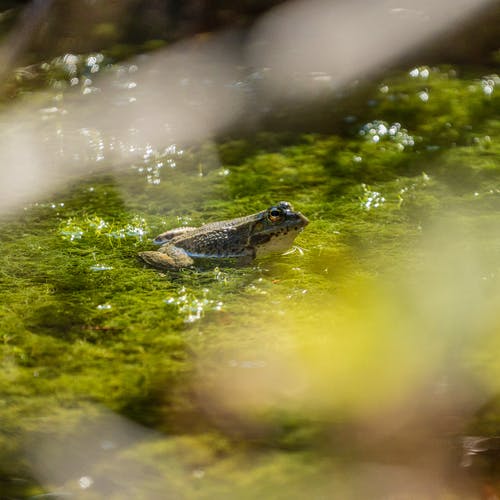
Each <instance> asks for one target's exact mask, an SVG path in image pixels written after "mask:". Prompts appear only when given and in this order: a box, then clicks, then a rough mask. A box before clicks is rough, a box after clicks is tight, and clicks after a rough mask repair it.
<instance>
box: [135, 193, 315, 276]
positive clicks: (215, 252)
mask: <svg viewBox="0 0 500 500" xmlns="http://www.w3.org/2000/svg"><path fill="white" fill-rule="evenodd" d="M271 210H273V213H279V214H280V219H279V220H275V221H274V222H273V217H271V216H270V214H271ZM276 211H278V212H276ZM308 223H309V221H308V220H307V219H306V217H304V216H303V215H302V214H301V213H300V212H294V210H293V208H292V206H291V205H290V204H289V203H287V202H284V201H282V202H280V203H278V204H277V205H275V206H273V207H270V208H269V209H267V210H263V211H262V212H258V213H256V214H253V215H248V216H246V217H240V218H237V219H231V220H227V221H221V222H212V223H210V224H205V225H204V226H201V227H199V228H192V227H188V228H176V229H173V230H170V231H167V232H166V233H163V234H160V235H159V236H158V237H156V238H155V240H154V242H155V243H156V244H161V245H162V246H161V247H160V249H159V250H158V251H156V252H142V253H140V254H139V257H140V258H141V259H142V260H143V261H145V262H146V263H147V264H149V265H151V266H153V267H157V268H159V269H175V268H181V267H188V266H191V265H193V258H228V257H236V258H238V260H239V262H240V263H241V264H245V263H248V262H251V261H252V260H253V259H254V258H255V257H256V256H257V255H263V254H266V253H269V252H279V251H285V250H286V249H287V248H289V247H290V246H291V244H292V243H293V240H294V239H295V237H296V236H297V234H298V233H299V232H300V231H301V230H302V229H303V228H304V227H305V226H306V225H307V224H308Z"/></svg>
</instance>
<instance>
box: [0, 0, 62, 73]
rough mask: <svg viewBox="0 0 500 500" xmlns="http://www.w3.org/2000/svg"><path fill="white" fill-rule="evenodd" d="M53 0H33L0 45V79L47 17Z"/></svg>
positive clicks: (14, 62)
mask: <svg viewBox="0 0 500 500" xmlns="http://www.w3.org/2000/svg"><path fill="white" fill-rule="evenodd" d="M52 4H53V0H32V2H31V3H30V4H28V6H27V7H25V9H24V11H23V12H22V14H21V16H20V19H19V20H18V22H17V23H16V25H15V26H14V28H13V29H12V31H11V33H10V34H9V35H8V36H7V38H6V40H5V41H4V42H3V44H2V45H1V46H0V80H3V79H4V78H5V76H6V74H7V73H8V72H9V71H10V69H11V68H12V66H13V65H15V64H16V61H17V60H18V59H19V57H20V56H21V54H22V53H23V52H24V51H25V50H26V48H27V47H28V46H29V45H30V43H31V42H32V40H33V37H34V35H35V34H36V32H37V30H38V28H39V27H40V26H41V24H42V23H43V21H44V20H45V19H47V17H48V14H49V11H50V8H51V6H52Z"/></svg>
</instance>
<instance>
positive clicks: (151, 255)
mask: <svg viewBox="0 0 500 500" xmlns="http://www.w3.org/2000/svg"><path fill="white" fill-rule="evenodd" d="M138 256H139V258H140V259H142V260H143V261H144V262H145V263H146V264H148V265H150V266H152V267H155V268H156V269H162V270H172V269H181V268H182V267H190V266H192V265H193V259H192V258H191V257H190V256H189V255H188V254H187V253H186V252H185V251H184V250H182V249H181V248H176V247H170V248H168V249H166V250H163V249H162V251H161V252H154V251H150V252H140V253H139V254H138Z"/></svg>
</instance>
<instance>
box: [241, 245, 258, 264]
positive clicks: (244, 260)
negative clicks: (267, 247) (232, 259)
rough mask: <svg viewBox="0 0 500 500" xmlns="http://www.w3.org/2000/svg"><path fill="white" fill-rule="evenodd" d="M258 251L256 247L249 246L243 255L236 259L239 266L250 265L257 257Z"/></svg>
mask: <svg viewBox="0 0 500 500" xmlns="http://www.w3.org/2000/svg"><path fill="white" fill-rule="evenodd" d="M256 254H257V251H256V250H255V248H254V247H247V248H245V250H244V251H243V253H242V254H241V255H239V256H238V260H237V261H236V262H237V264H238V266H249V265H250V264H251V263H252V261H253V260H254V259H255V257H256Z"/></svg>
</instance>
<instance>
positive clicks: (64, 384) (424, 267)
mask: <svg viewBox="0 0 500 500" xmlns="http://www.w3.org/2000/svg"><path fill="white" fill-rule="evenodd" d="M417 70H418V71H416V69H413V70H411V71H410V73H409V74H408V73H404V74H402V73H398V74H395V75H393V76H390V77H389V76H388V77H387V78H385V79H384V81H383V82H381V83H380V84H378V85H375V86H374V87H373V95H372V96H371V98H370V99H369V100H368V101H367V102H363V103H361V104H358V105H357V109H356V110H355V113H356V116H355V117H354V119H353V120H349V122H350V123H349V126H348V127H347V130H346V132H345V133H344V134H343V135H340V134H338V135H325V134H313V133H310V134H280V133H270V132H265V133H258V134H256V135H255V137H251V138H248V137H247V138H244V139H242V138H235V139H233V140H231V139H229V138H226V139H225V140H224V141H220V142H217V143H206V144H203V145H201V146H199V147H196V148H195V147H193V148H190V149H187V150H186V151H183V152H182V154H176V158H175V162H176V165H175V168H168V169H165V168H160V169H156V170H155V171H154V175H153V176H151V175H150V174H151V172H152V170H150V171H149V173H148V165H147V164H146V165H145V169H146V170H145V171H144V169H143V170H141V169H140V168H137V167H135V168H130V169H129V170H128V171H125V172H121V173H115V174H114V175H112V176H111V175H109V176H95V177H91V178H86V179H82V180H81V181H78V182H75V183H74V185H72V186H68V187H67V188H66V189H64V190H61V191H60V193H58V194H57V195H54V196H53V197H52V198H51V199H49V200H40V202H39V203H37V204H33V205H29V206H26V207H25V210H24V211H23V213H22V214H16V215H14V216H11V217H8V218H5V220H3V221H2V238H1V243H0V248H1V252H0V277H1V281H0V292H1V297H2V298H1V302H0V307H1V313H0V332H1V333H0V335H1V337H0V341H1V343H0V363H1V365H2V372H1V375H0V388H1V389H0V393H1V394H2V401H1V404H2V414H1V415H2V416H1V417H0V418H1V422H2V426H1V430H0V444H1V445H0V449H1V450H2V451H1V452H0V467H1V470H2V475H3V477H5V478H7V479H6V481H7V482H6V483H5V487H4V489H5V491H9V492H12V493H11V494H12V495H18V496H27V495H29V494H34V493H36V492H37V491H42V490H41V488H40V489H38V487H37V486H36V485H35V483H34V482H33V479H32V477H31V472H30V466H31V463H30V460H29V459H27V458H26V455H25V454H24V452H23V447H24V446H26V445H29V446H36V445H35V444H33V443H32V442H31V441H30V440H31V439H34V438H32V435H35V436H37V435H42V436H43V435H45V434H47V435H51V433H52V432H53V429H54V426H55V427H60V429H61V430H62V432H63V434H64V433H68V434H70V433H71V431H74V430H75V429H78V428H79V427H81V425H82V424H81V421H80V420H81V416H80V414H79V411H82V412H84V411H87V408H88V407H90V408H93V407H94V406H93V405H99V406H104V407H106V408H108V409H110V410H113V411H115V412H117V413H119V414H120V415H122V416H125V417H127V418H129V419H131V420H132V421H134V422H136V423H138V424H140V425H142V426H145V427H147V428H149V429H155V430H156V431H158V432H159V433H163V434H162V436H165V435H168V436H169V438H168V439H167V438H159V439H158V441H157V442H156V443H155V444H148V443H147V442H146V443H139V444H135V443H132V444H129V445H128V448H127V447H125V449H124V451H122V452H121V453H123V454H124V455H125V459H124V458H123V457H121V458H120V460H118V461H117V462H116V463H115V462H112V463H111V465H110V466H109V467H110V470H109V476H110V477H112V476H113V474H114V473H115V472H113V469H114V468H119V465H120V464H121V463H122V462H121V460H125V461H126V460H127V456H126V455H127V453H129V454H132V455H133V457H135V458H134V460H138V462H139V463H140V464H141V465H142V466H145V467H146V466H148V467H151V468H152V469H153V470H154V474H153V477H158V478H162V479H161V481H160V482H159V485H158V486H154V485H153V486H151V487H152V488H153V490H151V491H152V492H153V493H151V494H158V491H165V490H164V489H163V490H162V488H164V487H165V484H166V483H165V482H164V478H165V477H167V476H168V474H169V470H170V469H169V467H170V466H171V464H172V463H173V462H175V463H177V462H178V465H177V467H178V470H176V471H175V472H174V473H171V474H172V478H171V482H169V483H168V484H169V487H172V488H173V490H172V491H174V493H175V494H182V495H183V496H186V497H188V498H189V497H193V498H225V497H229V496H237V497H238V498H255V497H256V496H257V495H261V496H264V497H272V498H281V497H282V496H283V497H284V496H287V497H290V492H289V491H288V490H285V491H281V490H282V489H283V488H284V487H286V488H290V484H291V483H290V481H291V480H293V488H294V489H295V492H296V495H295V497H296V498H304V497H305V495H306V493H307V494H308V495H310V494H311V492H312V491H313V490H311V482H314V484H315V488H317V494H318V495H325V494H326V493H325V492H327V491H331V489H332V488H335V489H336V490H337V491H346V495H345V498H349V495H350V494H351V495H352V488H353V485H352V484H349V481H348V480H346V479H345V476H344V475H342V474H339V476H338V478H337V479H336V481H333V483H332V480H329V479H328V474H329V472H328V471H330V470H331V468H332V467H334V468H337V467H338V466H339V464H338V463H337V462H338V460H341V461H342V460H347V461H349V460H353V457H355V456H356V453H358V451H356V450H358V449H359V448H362V446H361V444H360V443H354V444H352V443H345V442H342V439H341V438H340V437H341V436H342V435H343V434H347V435H348V436H350V437H352V436H354V435H355V434H356V433H355V432H354V433H352V434H349V432H350V431H349V426H350V425H354V422H358V421H359V420H360V419H362V417H363V416H365V415H368V416H370V415H374V414H376V410H375V408H376V407H377V405H382V406H383V405H384V402H386V403H387V406H388V407H391V405H394V404H399V403H401V401H403V402H405V404H407V402H406V398H408V399H409V400H410V401H411V399H412V397H417V396H413V394H418V391H419V390H420V388H421V386H422V385H423V386H425V384H426V383H429V384H430V382H429V379H432V378H433V376H437V375H436V373H440V372H441V371H444V372H446V370H445V368H443V366H442V365H446V364H447V363H449V364H450V366H452V367H453V370H452V371H454V370H457V371H460V372H464V373H466V374H467V376H466V378H467V379H471V380H473V381H474V383H475V384H478V385H479V387H480V390H479V392H481V393H482V394H485V397H487V398H489V403H487V404H485V408H486V409H485V410H484V411H483V410H482V413H481V411H479V412H478V413H477V415H476V416H475V417H474V418H473V419H471V420H470V422H468V424H467V431H468V432H470V433H487V434H488V435H493V434H495V433H498V432H499V431H500V429H499V421H498V411H496V409H497V407H498V401H497V400H498V398H496V399H495V394H497V393H498V390H499V386H498V380H500V378H499V377H498V366H497V363H496V360H497V359H498V356H497V354H498V328H499V324H500V323H499V321H498V317H497V315H496V314H495V313H492V311H495V308H497V307H498V302H499V300H500V286H499V285H500V282H499V278H498V276H499V264H498V250H499V248H500V233H498V225H499V223H500V214H499V212H498V209H499V208H500V164H499V162H498V158H499V154H500V146H499V140H500V121H499V120H498V110H499V108H500V106H499V102H498V99H499V97H498V90H496V89H494V86H495V84H496V83H495V82H496V80H495V78H494V77H484V76H483V75H482V74H478V73H476V74H470V75H466V76H464V77H460V76H458V75H457V73H456V70H454V69H447V68H443V69H437V68H433V69H431V68H426V67H422V68H417ZM75 71H76V70H75ZM62 77H64V78H66V77H67V75H66V76H65V75H62V76H61V78H62ZM490 81H491V82H493V83H492V84H491V85H492V86H493V91H492V92H491V93H490V92H489V91H486V92H485V90H484V89H485V88H486V87H487V86H488V85H490V83H489V82H490ZM484 82H486V83H484ZM171 157H172V154H171V152H170V153H166V154H164V155H162V154H159V155H157V156H156V157H155V158H154V162H151V165H157V164H158V162H159V161H160V162H161V161H162V160H163V161H164V162H167V160H168V159H169V158H170V159H171ZM155 162H156V163H155ZM151 165H149V166H151ZM141 168H142V167H141ZM151 168H152V167H151ZM153 181H155V182H153ZM156 181H157V182H156ZM281 199H284V200H288V201H290V202H292V203H293V204H294V206H295V207H296V208H297V209H299V210H301V211H302V212H303V213H304V214H305V215H306V216H307V217H308V218H310V220H311V224H310V225H309V226H308V227H307V228H306V230H305V231H304V232H303V233H302V234H301V235H300V236H299V238H298V239H297V240H296V243H297V245H298V246H299V247H301V249H302V252H299V251H296V252H294V253H291V254H289V255H285V256H275V257H272V258H267V259H263V260H260V261H257V262H256V263H255V265H252V266H250V267H248V268H238V267H235V266H234V265H232V264H231V263H227V262H223V261H221V262H217V263H202V264H201V265H200V266H199V267H197V268H196V269H186V270H182V271H179V272H172V273H159V272H157V271H155V270H152V269H148V268H145V267H144V266H143V265H142V264H141V263H140V262H139V261H138V260H137V258H136V254H137V252H139V251H142V250H145V249H149V248H150V247H151V244H150V240H151V239H152V238H153V237H154V236H155V235H157V234H158V233H160V232H162V231H164V230H165V229H167V228H170V227H176V226H181V225H198V224H202V223H205V222H210V221H215V220H221V219H228V218H232V217H237V216H241V215H244V214H248V213H251V212H254V211H257V210H260V209H262V208H263V207H266V206H268V205H270V204H271V203H275V202H277V201H279V200H281ZM436 221H440V222H436ZM435 227H438V230H435V229H434V228H435ZM439 228H446V229H443V230H441V231H440V230H439ZM435 233H437V236H436V235H435ZM440 235H441V236H440ZM429 241H430V242H431V243H429ZM437 256H438V257H439V258H441V259H442V267H441V268H439V267H436V266H435V265H434V264H433V265H429V262H428V261H429V260H430V261H434V260H438V261H439V259H438V258H437ZM423 263H424V264H423ZM465 265H467V266H468V268H470V270H466V269H464V266H465ZM438 269H442V270H443V271H442V273H439V272H437V270H438ZM415 290H418V292H416V291H415ZM454 290H456V294H455V293H453V291H454ZM458 290H459V291H460V292H459V291H458ZM415 296H418V300H416V299H415ZM426 296H428V301H427V299H426ZM431 299H432V300H431ZM436 304H437V306H436ZM468 309H471V310H472V312H466V311H467V310H468ZM332 311H333V312H332ZM457 311H460V313H458V312H457ZM358 316H360V317H361V318H363V317H366V318H369V322H368V323H363V321H359V319H358ZM455 316H456V317H455ZM408 318H409V319H408ZM481 319H484V322H481ZM325 324H327V325H329V327H328V330H323V327H324V325H325ZM332 325H333V326H332ZM374 325H375V326H374ZM394 325H396V326H394ZM330 331H334V332H337V334H336V335H333V337H332V336H331V335H330ZM346 332H348V334H347V333H346ZM471 332H473V333H474V335H472V334H471ZM423 352H425V355H420V353H423ZM324 353H328V355H327V356H326V357H324ZM247 374H248V375H247ZM300 374H302V378H301V376H299V375H300ZM304 380H306V382H304ZM228 381H229V382H228ZM273 381H276V383H273ZM342 382H343V383H342ZM304 384H305V385H308V387H309V389H307V390H305V392H304V389H301V387H302V386H303V385H304ZM430 385H431V386H432V384H430ZM368 386H369V387H370V388H369V389H368V390H366V391H365V390H364V388H365V387H368ZM330 387H333V391H330ZM221 388H222V391H221ZM427 390H430V389H429V388H427ZM455 390H456V394H458V395H460V394H461V391H460V389H455ZM330 392H333V393H334V394H333V396H332V394H330ZM239 395H243V396H239ZM495 401H497V402H496V403H495ZM91 411H93V410H91ZM483 414H484V418H482V417H481V415H483ZM366 418H369V417H366ZM336 426H338V428H337V427H336ZM346 428H347V429H348V430H346ZM27 436H28V437H27ZM325 436H328V438H325ZM332 436H333V437H332ZM336 439H337V440H340V443H338V442H336ZM325 440H327V441H328V440H329V442H332V440H333V442H335V443H336V444H337V445H338V449H340V450H342V453H341V457H342V458H341V459H339V458H338V457H336V458H334V459H332V457H330V456H329V453H328V452H325V448H328V446H326V445H325ZM348 440H349V439H348V438H346V441H348ZM34 442H36V439H34ZM127 449H128V451H127ZM353 449H354V451H353ZM291 450H292V451H293V453H290V451H291ZM342 454H343V455H342ZM251 460H256V462H255V464H253V465H250V462H251ZM314 462H315V463H314ZM313 463H314V465H313ZM332 464H333V465H332ZM105 470H106V469H105ZM104 474H105V473H104ZM19 477H21V478H24V479H23V481H20V482H15V481H14V482H12V478H19ZM56 486H57V487H59V486H61V485H54V487H56ZM67 487H69V486H67ZM155 488H159V489H158V490H156V489H155ZM183 488H185V489H183ZM145 491H147V490H145ZM314 491H316V490H314ZM348 492H351V493H348ZM90 495H91V493H90ZM341 496H342V495H341ZM118 497H119V496H118ZM153 497H154V496H153ZM292 497H293V496H292ZM89 498H93V497H92V496H89ZM110 498H112V496H110ZM137 498H140V496H137Z"/></svg>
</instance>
